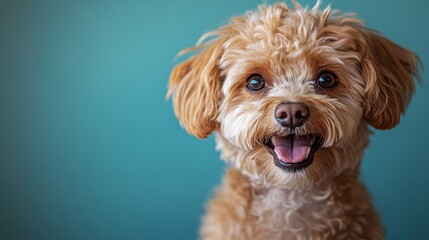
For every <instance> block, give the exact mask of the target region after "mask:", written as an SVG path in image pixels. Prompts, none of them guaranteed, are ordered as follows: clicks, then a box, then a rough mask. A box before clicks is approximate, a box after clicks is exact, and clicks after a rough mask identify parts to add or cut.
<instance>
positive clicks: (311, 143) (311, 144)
mask: <svg viewBox="0 0 429 240" xmlns="http://www.w3.org/2000/svg"><path fill="white" fill-rule="evenodd" d="M314 141H316V137H313V138H312V139H311V142H310V146H313V143H314Z"/></svg>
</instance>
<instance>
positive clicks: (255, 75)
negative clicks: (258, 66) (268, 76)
mask: <svg viewBox="0 0 429 240" xmlns="http://www.w3.org/2000/svg"><path fill="white" fill-rule="evenodd" d="M254 77H258V78H260V79H262V87H261V88H259V89H252V88H251V87H250V86H249V81H250V80H251V79H252V78H254ZM265 86H266V84H265V78H264V77H263V76H262V75H261V74H259V73H255V74H251V75H250V76H249V77H248V78H247V80H246V89H247V90H249V91H250V92H259V91H261V90H262V89H264V88H265Z"/></svg>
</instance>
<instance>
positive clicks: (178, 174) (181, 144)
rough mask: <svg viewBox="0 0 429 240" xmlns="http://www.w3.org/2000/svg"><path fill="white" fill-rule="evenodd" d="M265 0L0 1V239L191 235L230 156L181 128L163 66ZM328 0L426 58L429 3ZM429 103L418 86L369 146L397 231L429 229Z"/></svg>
mask: <svg viewBox="0 0 429 240" xmlns="http://www.w3.org/2000/svg"><path fill="white" fill-rule="evenodd" d="M260 3H261V1H260V0H251V1H239V0H234V1H230V0H217V1H205V2H204V1H198V0H182V1H155V0H152V1H132V0H118V1H91V0H87V1H84V0H81V1H44V0H40V1H19V0H10V1H7V0H6V1H5V0H3V1H1V2H0V239H5V240H7V239H44V240H45V239H53V240H57V239H58V240H59V239H61V240H68V239H77V240H86V239H88V240H93V239H103V240H106V239H121V240H122V239H196V238H197V231H198V226H199V219H200V217H201V215H202V214H203V211H204V210H203V206H204V203H205V202H206V200H207V199H208V198H209V197H210V195H211V194H212V191H213V188H214V186H215V185H216V184H218V183H219V181H220V178H221V176H222V172H223V168H224V165H223V163H222V162H221V161H220V160H219V154H218V153H217V152H215V150H214V140H213V138H212V137H210V138H209V139H207V140H204V141H200V140H197V139H196V138H194V137H192V136H189V135H188V134H187V133H186V132H185V131H184V130H183V129H181V128H180V126H179V123H178V122H177V120H176V119H175V117H174V114H173V109H172V106H171V102H167V101H165V99H164V96H165V92H166V86H167V81H168V76H169V73H170V71H171V69H172V67H173V66H174V64H176V63H177V62H178V61H176V62H175V61H174V57H175V55H176V53H178V52H179V51H180V50H181V49H183V48H185V47H189V46H192V45H193V44H194V43H195V42H196V41H197V39H198V38H199V37H200V36H201V35H202V34H203V33H204V32H206V31H208V30H213V29H215V28H216V27H217V26H220V25H221V24H224V23H226V22H227V19H228V18H230V17H231V16H234V15H238V14H242V13H243V12H244V11H245V10H248V9H254V8H255V7H256V6H257V5H258V4H260ZM326 3H331V4H332V7H333V8H339V9H342V10H345V11H349V12H356V13H358V15H359V16H360V17H361V18H363V19H365V20H366V23H367V25H368V26H369V27H371V28H374V29H377V30H379V31H381V32H382V33H383V34H384V35H385V36H387V37H388V38H390V39H392V40H394V41H395V42H397V43H399V44H400V45H403V46H405V47H407V48H409V49H411V50H413V51H415V52H416V53H418V54H419V55H420V57H421V59H422V62H423V64H424V65H426V66H428V65H429V43H428V39H429V15H428V14H427V9H429V1H424V0H421V1H418V0H414V1H413V0H410V1H402V0H395V1H393V0H392V1H387V0H386V1H377V0H364V1H352V0H331V1H327V2H326ZM309 4H310V5H313V4H314V1H310V2H309ZM182 60H183V59H182ZM179 61H180V59H179ZM423 78H424V79H425V80H426V82H427V81H428V80H429V74H428V73H426V72H425V73H423ZM428 102H429V91H428V88H427V87H425V86H424V85H423V86H420V87H418V88H417V92H416V95H415V97H414V100H413V102H412V104H411V106H410V108H409V109H408V111H407V115H406V116H405V117H404V118H402V121H401V124H400V126H399V127H397V128H396V129H394V130H391V131H386V132H380V131H376V132H375V135H374V136H373V138H372V144H371V146H370V147H369V149H368V151H367V152H366V154H365V160H364V163H363V170H362V179H363V181H365V182H366V183H367V185H368V187H369V189H370V190H371V192H372V194H373V198H374V201H375V204H376V206H377V208H378V210H379V212H380V213H381V216H382V220H383V222H384V224H385V226H386V228H387V232H388V235H387V236H388V237H387V238H388V239H398V240H399V239H423V238H424V237H423V236H427V235H428V233H427V231H428V229H427V227H428V225H429V219H428V216H429V203H428V201H429V186H428V185H429V174H428V168H429V157H428V149H429V141H428V139H427V138H428V133H429V131H428V123H429V107H428Z"/></svg>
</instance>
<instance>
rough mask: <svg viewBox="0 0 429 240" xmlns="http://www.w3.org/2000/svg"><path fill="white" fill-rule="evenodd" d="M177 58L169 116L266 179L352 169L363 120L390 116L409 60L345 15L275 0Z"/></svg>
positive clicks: (398, 105) (383, 122)
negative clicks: (212, 140) (210, 138)
mask: <svg viewBox="0 0 429 240" xmlns="http://www.w3.org/2000/svg"><path fill="white" fill-rule="evenodd" d="M211 36H214V37H215V38H214V39H212V40H210V41H206V42H205V43H204V44H203V45H201V46H199V47H198V48H201V52H199V53H198V54H196V55H194V56H192V57H191V58H190V59H188V60H186V61H185V62H183V63H181V64H179V65H177V66H176V67H175V68H174V70H173V72H172V74H171V78H170V85H169V94H171V95H172V97H173V104H174V109H175V113H176V116H177V117H178V119H179V120H180V122H181V123H182V125H183V126H184V127H185V128H186V130H187V131H188V132H189V133H191V134H193V135H195V136H197V137H199V138H205V137H207V136H208V135H209V134H210V133H212V132H213V131H216V133H217V140H218V148H219V149H220V150H221V151H222V157H223V158H224V159H225V160H227V161H229V162H230V163H232V165H233V166H235V167H236V168H237V169H239V170H241V171H242V172H243V173H245V174H246V175H248V176H250V177H252V178H253V179H258V180H261V181H263V182H264V183H267V184H270V185H275V186H292V185H293V186H297V185H302V184H308V183H310V184H311V183H313V182H315V181H321V180H322V179H324V178H326V177H329V176H333V175H335V174H338V173H339V172H341V171H343V170H344V169H347V168H354V167H356V166H358V164H359V161H360V158H361V154H362V152H363V149H364V148H365V147H366V145H367V136H368V134H369V130H368V127H367V125H371V126H373V127H375V128H377V129H390V128H393V127H394V126H396V125H397V124H398V123H399V120H400V115H401V114H403V113H404V111H405V108H406V107H407V105H408V103H409V101H410V98H411V96H412V94H413V92H414V83H413V76H414V75H415V74H416V73H417V68H418V62H419V60H418V58H417V56H416V55H415V54H413V53H412V52H410V51H408V50H406V49H404V48H401V47H400V46H398V45H396V44H394V43H392V42H391V41H389V40H387V39H386V38H384V37H382V36H381V35H379V34H378V33H376V32H374V31H371V30H368V29H366V28H365V27H364V26H363V23H362V22H361V21H360V20H359V19H357V18H355V17H352V16H350V15H338V14H332V13H331V10H330V9H329V8H326V9H322V10H321V9H319V4H316V6H315V7H314V8H312V9H311V10H308V9H306V8H302V7H300V6H295V8H293V9H291V8H288V7H287V6H286V5H285V4H282V3H279V4H275V5H272V6H269V7H267V6H261V7H259V9H258V11H255V12H248V13H246V14H245V15H244V16H241V17H236V18H234V19H232V21H231V22H230V23H229V24H228V25H225V26H223V27H221V28H219V29H218V30H216V31H214V32H211V33H209V34H207V35H206V36H203V40H202V41H204V39H205V38H206V37H211Z"/></svg>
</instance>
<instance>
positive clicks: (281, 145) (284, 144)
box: [271, 135, 313, 163]
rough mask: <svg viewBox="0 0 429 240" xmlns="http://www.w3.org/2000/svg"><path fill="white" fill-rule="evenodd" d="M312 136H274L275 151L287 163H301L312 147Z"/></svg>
mask: <svg viewBox="0 0 429 240" xmlns="http://www.w3.org/2000/svg"><path fill="white" fill-rule="evenodd" d="M312 139H313V137H312V136H309V135H308V136H300V137H296V136H287V137H276V136H275V137H273V138H272V140H271V141H272V143H273V145H274V151H275V152H276V154H277V157H278V158H279V160H281V161H282V162H285V163H299V162H302V161H304V160H305V157H306V155H307V151H308V150H309V149H310V147H311V145H310V143H311V140H312Z"/></svg>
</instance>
